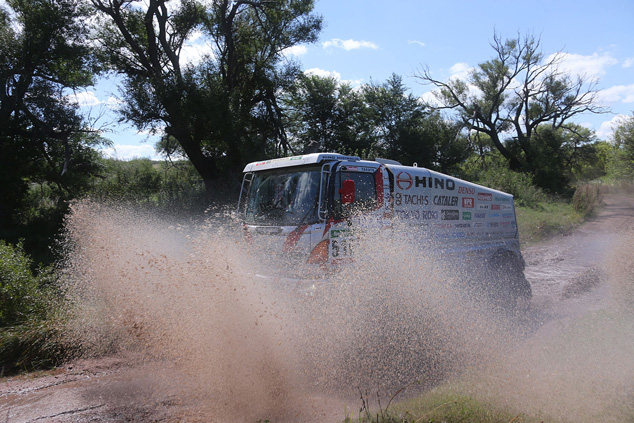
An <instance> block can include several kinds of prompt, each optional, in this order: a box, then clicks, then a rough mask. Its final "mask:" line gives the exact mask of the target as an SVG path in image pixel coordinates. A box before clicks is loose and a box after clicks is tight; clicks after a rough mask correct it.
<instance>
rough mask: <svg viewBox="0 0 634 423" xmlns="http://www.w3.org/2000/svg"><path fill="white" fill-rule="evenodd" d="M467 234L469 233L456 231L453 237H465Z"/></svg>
mask: <svg viewBox="0 0 634 423" xmlns="http://www.w3.org/2000/svg"><path fill="white" fill-rule="evenodd" d="M466 236H467V234H465V233H464V232H454V233H452V234H451V237H452V238H464V237H466Z"/></svg>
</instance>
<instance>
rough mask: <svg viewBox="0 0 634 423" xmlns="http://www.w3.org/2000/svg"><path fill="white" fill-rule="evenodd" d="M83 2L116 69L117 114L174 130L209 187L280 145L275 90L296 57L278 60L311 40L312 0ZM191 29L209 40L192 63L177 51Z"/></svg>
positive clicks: (317, 21)
mask: <svg viewBox="0 0 634 423" xmlns="http://www.w3.org/2000/svg"><path fill="white" fill-rule="evenodd" d="M92 3H93V4H94V6H95V7H96V8H97V9H98V10H99V11H100V12H101V13H102V14H103V16H105V17H106V24H105V26H104V27H103V28H104V29H103V31H102V32H101V34H100V35H99V37H98V40H99V42H100V43H101V44H102V46H103V50H104V52H105V55H106V57H107V58H108V61H109V64H110V66H111V69H112V70H114V71H116V72H119V73H121V74H123V75H124V76H125V78H126V80H125V84H124V95H123V99H124V101H125V106H124V109H123V115H122V117H123V119H125V120H129V121H131V122H133V123H134V124H135V125H136V126H137V127H138V128H143V129H147V128H149V129H152V130H154V131H156V132H163V133H164V135H167V136H168V137H171V139H175V140H176V141H177V142H178V143H179V144H180V146H181V147H182V151H183V152H184V153H185V154H186V155H187V157H188V158H189V160H190V161H191V162H192V164H193V166H194V167H195V168H196V170H197V171H198V173H199V174H200V175H201V177H202V179H203V180H204V182H205V186H206V188H207V191H208V194H209V195H212V192H213V188H214V183H215V181H216V180H217V179H218V178H220V177H221V176H223V175H225V176H226V175H232V174H234V173H235V172H237V171H239V170H240V166H241V165H242V164H243V162H244V161H247V160H250V159H253V158H255V157H257V156H261V155H264V154H266V153H267V151H268V153H269V154H271V153H275V152H279V151H282V152H284V151H285V150H287V148H288V146H287V142H286V139H285V131H284V130H283V128H282V126H281V109H280V107H279V105H278V104H277V95H278V92H279V91H280V89H281V88H283V87H285V86H288V85H289V84H290V81H292V80H293V79H294V77H295V75H296V74H297V72H298V66H297V65H296V64H294V63H292V62H287V64H286V65H285V66H282V65H283V63H282V60H283V52H284V50H286V49H288V48H290V47H292V46H295V45H297V44H300V43H305V42H313V41H315V40H316V37H317V34H318V32H319V31H320V29H321V18H320V17H318V16H315V15H313V14H312V13H311V12H312V9H313V0H280V1H267V0H215V1H213V2H212V3H211V5H210V7H205V6H204V5H203V3H202V2H198V1H196V0H181V1H180V2H179V3H178V4H177V5H175V4H174V3H169V6H168V2H167V0H149V1H148V2H146V7H143V8H140V7H139V6H138V4H137V3H136V2H134V1H132V0H123V1H119V0H92ZM194 31H201V33H203V34H205V35H206V36H208V37H209V41H210V43H211V44H212V45H213V46H214V48H213V51H212V52H211V54H209V55H208V56H207V57H206V58H205V59H203V61H202V62H201V63H199V64H197V65H194V64H187V63H184V61H183V59H182V56H181V52H182V49H183V47H184V44H185V42H186V41H187V39H188V38H189V37H190V36H191V35H192V34H193V32H194ZM271 143H272V144H273V147H272V148H271Z"/></svg>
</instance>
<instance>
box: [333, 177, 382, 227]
mask: <svg viewBox="0 0 634 423" xmlns="http://www.w3.org/2000/svg"><path fill="white" fill-rule="evenodd" d="M347 179H350V180H352V181H354V184H355V200H354V204H352V211H353V212H364V211H368V210H372V209H374V208H376V206H377V201H376V182H375V179H374V174H373V173H361V172H348V171H341V172H339V173H338V175H337V183H336V184H335V213H336V214H337V215H338V216H343V215H345V214H347V213H348V211H347V210H346V208H345V207H344V206H342V204H341V194H339V189H340V188H341V186H342V183H343V181H345V180H347Z"/></svg>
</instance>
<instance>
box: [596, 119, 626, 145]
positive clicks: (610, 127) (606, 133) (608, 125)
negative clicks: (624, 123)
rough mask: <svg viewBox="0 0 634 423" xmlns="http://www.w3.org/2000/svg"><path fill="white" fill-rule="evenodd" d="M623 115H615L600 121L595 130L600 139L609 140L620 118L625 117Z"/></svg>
mask: <svg viewBox="0 0 634 423" xmlns="http://www.w3.org/2000/svg"><path fill="white" fill-rule="evenodd" d="M625 117H626V116H625V115H616V116H614V117H613V118H612V119H610V120H606V121H605V122H603V123H601V126H600V127H599V129H598V130H597V136H598V137H599V139H602V140H609V139H611V138H612V135H613V134H614V129H615V128H616V127H617V126H618V125H619V124H620V123H621V120H622V119H623V118H625Z"/></svg>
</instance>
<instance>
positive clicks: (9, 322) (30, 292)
mask: <svg viewBox="0 0 634 423" xmlns="http://www.w3.org/2000/svg"><path fill="white" fill-rule="evenodd" d="M31 267H32V260H31V259H30V258H29V257H28V256H27V255H26V254H25V253H24V250H23V248H22V245H21V244H18V245H16V246H13V245H10V244H7V243H5V242H4V241H0V375H2V374H7V373H12V372H15V371H19V370H33V369H37V368H42V367H46V366H51V365H55V364H58V363H59V362H60V361H61V360H62V357H63V354H61V351H62V350H63V349H64V347H63V344H62V342H61V341H60V339H61V337H60V330H59V329H58V327H59V326H58V325H57V324H56V322H57V320H58V319H59V316H60V313H61V311H62V310H63V307H62V304H63V300H62V296H61V295H60V292H59V290H58V289H57V276H56V274H55V272H54V271H53V270H52V269H51V268H39V269H38V270H37V271H33V270H32V268H31Z"/></svg>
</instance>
